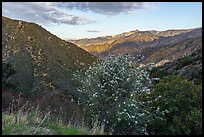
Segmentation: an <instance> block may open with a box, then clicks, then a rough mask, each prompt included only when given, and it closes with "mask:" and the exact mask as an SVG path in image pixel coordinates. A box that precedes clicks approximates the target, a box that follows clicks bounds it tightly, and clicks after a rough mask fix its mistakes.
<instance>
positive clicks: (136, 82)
mask: <svg viewBox="0 0 204 137" xmlns="http://www.w3.org/2000/svg"><path fill="white" fill-rule="evenodd" d="M81 82H82V83H81V88H80V89H79V91H81V92H82V93H87V94H88V95H89V100H88V102H87V103H86V109H85V111H86V114H87V117H86V118H87V119H88V121H89V122H90V123H91V121H93V120H95V119H97V120H98V122H99V123H100V125H104V130H105V131H106V132H109V133H110V132H111V133H112V134H146V133H147V132H146V122H147V118H148V117H147V116H146V115H145V114H146V112H145V109H144V108H145V102H142V101H141V100H140V98H139V97H140V96H141V95H143V94H148V93H149V92H150V89H149V85H150V79H149V74H148V72H147V71H146V70H144V69H143V68H140V67H137V66H135V65H133V63H132V62H131V61H130V58H129V57H128V56H124V57H122V56H121V57H112V56H110V57H108V58H106V59H104V60H102V61H101V62H99V63H95V64H94V65H93V66H92V67H90V68H89V69H88V70H87V71H86V72H85V77H83V79H82V80H81Z"/></svg>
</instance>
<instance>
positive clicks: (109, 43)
mask: <svg viewBox="0 0 204 137" xmlns="http://www.w3.org/2000/svg"><path fill="white" fill-rule="evenodd" d="M185 41H186V42H185ZM72 42H73V43H75V44H78V45H79V46H80V47H81V48H83V49H84V50H86V51H88V52H89V53H92V54H93V55H95V56H98V57H100V58H104V57H106V56H108V55H109V54H113V55H116V56H118V55H122V54H130V55H131V56H133V57H135V60H137V59H138V57H137V56H139V55H140V56H144V57H143V59H142V61H141V63H150V62H152V61H154V63H158V64H162V63H161V62H165V61H167V60H169V61H172V60H174V59H176V58H179V57H182V56H184V54H190V53H192V52H193V51H195V50H196V49H198V48H200V47H202V28H195V29H181V30H166V31H155V30H150V31H139V30H135V31H130V32H124V33H122V34H118V35H115V36H105V37H98V38H93V39H81V40H80V39H79V40H73V41H72ZM190 43H193V45H192V44H190ZM179 45H181V47H180V46H179ZM173 47H175V49H174V50H172V48H173ZM182 48H183V49H184V51H182V52H180V53H179V52H178V51H180V50H181V49H182ZM161 49H165V50H163V51H162V53H163V54H160V55H157V53H160V52H161ZM176 49H178V50H176ZM168 50H169V51H171V53H168V56H167V54H166V53H167V52H168ZM191 50H192V51H191ZM164 51H165V52H164ZM173 52H176V54H175V55H173ZM177 53H179V54H177ZM170 54H171V55H170ZM173 56H174V57H173ZM157 58H160V59H157ZM159 62H160V63H159Z"/></svg>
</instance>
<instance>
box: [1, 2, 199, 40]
mask: <svg viewBox="0 0 204 137" xmlns="http://www.w3.org/2000/svg"><path fill="white" fill-rule="evenodd" d="M2 15H3V16H6V17H9V18H11V19H20V20H24V21H27V22H34V23H37V24H39V25H41V26H42V27H43V28H45V29H46V30H48V31H49V32H51V33H52V34H54V35H56V36H58V37H60V38H61V39H65V40H70V39H81V38H95V37H99V36H107V35H108V36H110V35H116V34H120V33H123V32H128V31H133V30H140V31H145V30H158V31H162V30H168V29H189V28H197V27H202V2H2Z"/></svg>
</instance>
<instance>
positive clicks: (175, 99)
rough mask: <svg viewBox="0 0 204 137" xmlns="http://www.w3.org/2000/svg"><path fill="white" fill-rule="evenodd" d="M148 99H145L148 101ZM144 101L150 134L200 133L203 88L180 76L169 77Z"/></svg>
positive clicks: (163, 79) (155, 87)
mask: <svg viewBox="0 0 204 137" xmlns="http://www.w3.org/2000/svg"><path fill="white" fill-rule="evenodd" d="M147 98H148V99H147ZM147 98H146V99H147V100H148V101H149V112H150V113H151V117H152V120H150V122H149V124H148V132H149V133H150V134H174V135H175V134H187V135H189V134H190V135H192V134H202V130H201V126H202V124H201V123H202V117H201V116H202V109H201V108H202V88H201V85H194V84H193V83H192V82H190V81H187V80H186V79H184V78H183V77H181V76H168V77H164V78H162V79H161V81H160V82H159V83H158V84H156V85H155V86H154V87H153V91H152V92H151V94H150V95H149V96H148V97H147Z"/></svg>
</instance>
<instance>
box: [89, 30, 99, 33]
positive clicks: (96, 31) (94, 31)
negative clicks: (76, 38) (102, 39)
mask: <svg viewBox="0 0 204 137" xmlns="http://www.w3.org/2000/svg"><path fill="white" fill-rule="evenodd" d="M87 32H91V33H99V32H100V31H98V30H87Z"/></svg>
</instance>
